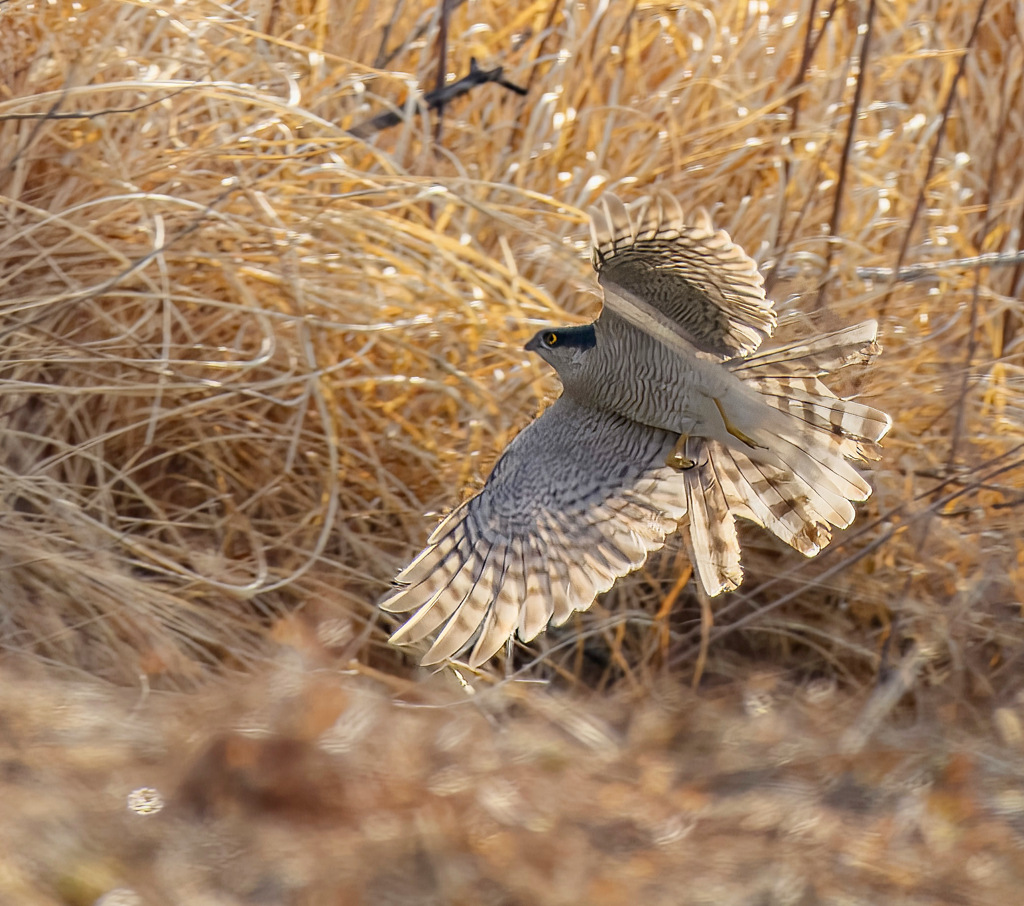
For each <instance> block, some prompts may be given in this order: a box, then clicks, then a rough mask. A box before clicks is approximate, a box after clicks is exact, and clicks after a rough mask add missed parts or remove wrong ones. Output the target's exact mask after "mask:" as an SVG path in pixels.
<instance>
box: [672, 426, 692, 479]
mask: <svg viewBox="0 0 1024 906" xmlns="http://www.w3.org/2000/svg"><path fill="white" fill-rule="evenodd" d="M689 439H690V435H689V434H681V435H680V436H679V439H678V440H677V441H676V442H675V444H674V445H673V447H672V452H671V453H669V454H668V456H666V457H665V465H666V466H668V467H669V468H670V469H678V470H679V471H680V472H686V471H687V470H689V469H692V468H693V467H694V466H695V465H697V461H696V460H695V459H690V457H689V456H687V455H686V453H685V452H684V447H685V446H686V442H687V441H688V440H689Z"/></svg>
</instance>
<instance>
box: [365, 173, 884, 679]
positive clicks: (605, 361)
mask: <svg viewBox="0 0 1024 906" xmlns="http://www.w3.org/2000/svg"><path fill="white" fill-rule="evenodd" d="M590 216H591V235H592V240H593V262H594V267H595V269H596V270H597V274H598V281H599V283H600V284H601V286H602V288H603V290H604V307H603V309H602V311H601V315H600V317H599V318H598V319H597V320H596V321H595V322H594V323H593V324H588V325H586V326H583V327H569V328H551V329H547V330H542V331H541V332H540V333H538V334H537V335H536V336H535V337H534V338H533V339H532V340H530V342H529V343H527V344H526V348H527V349H528V350H530V351H533V352H537V353H538V354H539V355H540V356H541V357H542V358H543V359H544V360H545V361H546V362H548V363H549V364H550V365H551V366H552V367H554V369H555V370H556V371H557V372H558V375H559V377H560V378H561V381H562V388H563V390H562V395H561V396H560V397H559V398H558V400H556V402H555V403H554V404H553V405H552V406H550V407H549V408H548V409H547V410H546V411H545V412H544V413H542V414H541V416H540V417H539V418H537V419H536V420H535V421H534V422H532V423H531V424H530V425H528V426H527V427H526V428H525V429H523V431H522V432H520V433H519V435H518V436H517V437H516V438H515V439H514V440H513V441H512V442H511V443H510V444H509V446H508V447H507V449H506V450H505V452H504V453H503V454H502V456H501V458H500V459H499V460H498V463H497V465H495V467H494V471H493V472H492V473H491V476H490V477H489V478H488V480H487V483H486V484H485V485H484V488H483V490H482V491H481V492H480V493H479V494H477V495H476V496H475V497H473V498H472V499H470V500H468V501H466V502H465V503H464V504H462V505H461V506H460V507H458V508H457V509H456V510H454V511H453V512H452V513H451V514H449V515H448V516H447V517H446V518H445V519H444V520H443V521H442V522H441V524H440V525H438V526H437V528H436V529H435V530H434V532H433V534H431V536H430V538H429V539H428V541H427V547H426V549H425V550H424V551H423V552H422V553H421V554H420V555H419V556H418V557H417V558H416V559H415V560H413V562H412V563H411V564H409V566H407V567H406V568H405V569H404V570H402V572H400V573H399V574H398V576H397V577H396V578H395V583H394V584H395V587H394V589H393V590H392V592H391V593H390V595H389V596H388V597H387V598H386V599H385V600H384V601H383V602H382V604H381V606H382V607H383V608H384V609H385V610H387V611H390V612H392V613H408V612H414V613H413V614H412V616H411V617H410V619H409V620H408V621H407V622H406V623H405V625H404V626H402V628H401V629H399V630H398V632H396V633H395V634H394V636H392V639H391V641H392V642H393V643H394V644H407V643H415V642H419V641H421V640H423V639H425V638H427V637H428V636H430V635H431V634H432V633H435V632H437V635H436V637H435V638H434V641H433V644H432V646H431V647H430V649H429V650H428V651H427V653H426V655H425V656H424V658H423V663H424V664H432V663H438V662H440V661H442V660H444V659H446V658H451V657H455V656H456V655H458V654H460V652H462V651H463V650H464V649H466V648H467V647H468V646H469V645H470V644H471V643H472V649H471V651H470V653H469V658H468V660H469V663H470V665H471V666H478V665H479V664H481V663H483V662H484V661H485V660H487V659H488V658H489V657H491V656H492V655H493V654H495V653H496V652H497V651H498V650H499V649H500V648H501V647H502V646H503V645H504V644H505V643H506V642H507V641H508V640H509V639H510V638H511V636H512V635H513V634H514V633H518V635H519V637H520V638H521V639H522V640H523V641H527V642H528V641H530V640H532V639H533V638H535V637H536V636H537V634H538V633H539V632H541V631H542V630H543V629H545V628H546V627H547V625H548V624H549V623H554V624H555V625H559V624H561V623H564V622H565V621H566V620H567V619H568V618H569V616H570V615H571V614H572V613H573V612H574V611H577V610H585V609H586V608H588V607H589V606H590V605H591V604H592V603H593V601H594V598H595V597H596V596H597V595H599V594H601V593H602V592H605V591H607V590H608V589H609V588H611V586H612V585H613V584H614V583H615V581H616V580H617V579H618V578H620V577H621V576H624V575H626V574H627V573H629V572H632V571H633V570H635V569H637V568H638V567H639V566H640V565H642V564H643V562H644V561H645V560H646V559H647V556H648V555H649V554H650V553H651V552H652V551H655V550H658V549H659V548H660V547H661V546H662V545H663V544H664V543H665V538H666V536H668V535H669V534H671V533H672V532H674V531H675V530H676V528H677V527H679V526H682V525H685V526H686V527H687V528H688V530H689V535H690V542H691V550H692V552H693V556H694V564H693V566H694V570H695V572H696V574H697V577H698V579H699V580H700V582H701V584H702V585H703V586H704V588H705V590H706V591H707V592H708V594H709V595H712V596H713V595H718V594H720V593H722V592H724V591H729V590H731V589H734V588H736V587H737V586H738V585H739V583H740V582H741V581H742V578H743V571H742V568H741V566H740V548H739V542H738V539H737V535H736V525H735V519H736V517H737V516H739V517H741V518H744V519H748V520H750V521H752V522H756V523H757V524H758V525H760V526H762V527H764V528H765V529H767V530H768V531H770V532H772V534H774V535H776V536H777V537H779V538H780V539H782V540H783V541H785V542H786V543H787V544H789V545H790V546H791V547H793V548H795V549H796V550H798V551H800V552H801V553H803V554H805V555H807V556H809V557H810V556H814V555H815V554H817V553H818V551H820V550H821V548H823V547H824V546H825V545H826V544H828V542H829V540H830V538H831V533H830V527H832V526H836V527H839V528H845V527H846V526H847V525H849V524H850V522H851V521H852V520H853V517H854V508H853V502H855V501H860V500H865V499H866V498H867V497H868V496H869V495H870V493H871V487H870V486H869V485H868V483H867V481H865V479H864V478H863V476H862V475H861V474H860V473H859V472H858V471H857V469H856V468H854V466H853V465H851V461H863V460H865V459H877V458H878V453H877V448H876V444H877V443H878V441H880V440H881V439H882V437H883V436H884V435H885V433H886V432H887V431H888V430H889V427H890V424H891V423H890V420H889V417H888V416H887V415H885V414H884V413H882V412H880V411H878V410H877V409H873V408H872V407H870V406H867V405H864V404H862V403H857V402H851V401H847V400H842V399H839V398H837V397H836V396H835V394H833V393H832V392H831V391H830V390H829V389H828V388H827V387H826V386H825V385H824V384H823V383H822V382H821V380H820V377H821V376H822V375H824V374H827V373H829V372H831V371H835V370H837V369H839V368H842V367H844V366H846V365H848V364H851V363H853V362H867V361H869V360H870V359H871V358H872V357H873V356H874V355H876V354H877V353H878V352H879V351H880V349H879V347H878V346H877V344H876V342H875V337H876V333H877V325H876V324H875V322H873V321H867V322H864V323H862V324H858V325H856V326H854V327H848V328H845V329H843V330H840V331H837V332H835V333H832V334H829V335H827V336H823V337H820V338H818V339H814V340H809V341H804V342H800V343H792V344H790V345H788V346H783V347H779V348H775V349H770V350H767V351H763V352H758V351H757V350H758V348H759V346H760V345H761V343H762V341H763V340H764V339H766V338H768V337H770V336H771V335H772V333H773V332H774V329H775V325H776V316H775V312H774V310H773V308H772V304H771V302H770V301H769V300H768V299H766V298H765V293H764V287H763V280H762V277H761V275H760V273H759V272H758V270H757V266H756V264H755V262H754V261H753V260H752V259H751V258H750V257H749V256H748V255H746V254H745V253H744V252H743V250H742V249H741V248H739V246H737V245H736V244H734V243H733V242H732V240H731V239H730V238H729V236H728V234H726V233H725V232H724V231H722V230H715V229H714V227H713V226H712V224H711V221H710V218H709V217H708V215H707V214H706V213H705V212H704V211H703V210H698V211H697V212H696V213H695V214H694V215H693V216H692V217H690V218H689V219H687V218H686V217H684V215H683V212H682V210H681V209H680V207H679V205H678V203H677V202H676V201H675V199H674V198H671V197H670V196H668V195H665V194H660V193H659V194H656V195H654V196H653V197H647V198H641V199H639V200H638V201H636V202H634V203H632V204H630V205H625V204H623V203H622V202H621V201H620V200H619V199H618V198H616V197H615V196H614V195H604V196H603V197H602V198H601V199H600V201H599V202H598V204H597V205H596V206H595V207H594V208H592V209H591V211H590Z"/></svg>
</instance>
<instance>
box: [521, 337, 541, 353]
mask: <svg viewBox="0 0 1024 906" xmlns="http://www.w3.org/2000/svg"><path fill="white" fill-rule="evenodd" d="M523 349H525V350H526V351H527V352H540V334H534V336H533V337H531V338H530V341H529V342H528V343H527V344H526V345H525V346H524V347H523Z"/></svg>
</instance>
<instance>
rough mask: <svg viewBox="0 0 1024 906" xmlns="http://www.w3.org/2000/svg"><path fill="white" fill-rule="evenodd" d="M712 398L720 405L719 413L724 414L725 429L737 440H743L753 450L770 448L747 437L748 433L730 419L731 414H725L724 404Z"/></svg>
mask: <svg viewBox="0 0 1024 906" xmlns="http://www.w3.org/2000/svg"><path fill="white" fill-rule="evenodd" d="M712 399H713V400H714V403H715V405H716V406H717V407H718V412H719V414H720V415H721V416H722V421H723V422H724V424H725V430H726V431H728V432H729V433H730V434H731V435H732V436H733V437H735V438H736V439H737V440H741V441H743V443H745V444H746V445H747V446H748V447H750V449H751V450H757V449H761V450H767V449H768V448H767V447H766V446H764V444H759V443H758V442H757V441H756V440H751V439H750V438H749V437H747V435H746V434H744V433H743V432H742V431H741V430H740V429H739V428H737V427H736V426H735V425H734V424H733V423H732V422H731V421H729V416H728V415H726V414H725V410H724V409H723V408H722V404H721V403H720V402H719V401H718V400H717V399H716V398H715V397H712Z"/></svg>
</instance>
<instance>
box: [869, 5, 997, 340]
mask: <svg viewBox="0 0 1024 906" xmlns="http://www.w3.org/2000/svg"><path fill="white" fill-rule="evenodd" d="M987 6H988V0H981V2H980V3H979V4H978V13H977V15H976V16H975V17H974V24H973V25H972V26H971V33H970V35H969V36H968V38H967V44H966V45H965V46H964V50H963V53H962V54H961V55H960V65H959V66H957V70H956V75H954V76H953V81H952V82H951V83H950V85H949V91H948V92H947V94H946V103H945V104H944V105H943V108H942V117H941V119H940V126H939V129H938V131H937V132H936V134H935V145H934V147H933V148H932V153H931V155H930V156H929V158H928V168H927V170H925V174H924V179H922V180H921V188H920V189H919V190H918V193H917V199H916V201H915V202H914V210H913V212H912V213H911V215H910V220H909V221H908V223H907V229H906V232H905V233H904V234H903V242H902V243H900V250H899V253H898V254H897V255H896V264H895V265H894V266H893V271H894V272H896V273H897V274H898V273H899V272H900V270H901V269H902V267H903V261H904V260H905V259H906V257H907V250H908V249H909V248H910V237H911V236H912V235H913V233H914V227H915V226H916V225H917V219H918V218H919V217H920V216H921V209H922V208H923V207H924V196H925V192H927V191H928V186H930V185H931V181H932V174H933V173H934V172H935V163H936V161H937V160H938V159H939V150H940V149H941V148H942V139H943V138H944V137H945V135H946V123H948V122H949V115H950V113H951V112H952V110H953V102H954V101H955V100H956V96H957V91H958V90H959V86H960V80H961V79H962V78H963V74H964V67H966V66H967V57H968V55H969V54H970V52H971V49H972V48H973V47H974V41H975V38H977V36H978V29H979V28H980V27H981V20H982V19H983V18H984V17H985V8H986V7H987ZM891 300H892V289H891V288H890V290H889V292H887V293H886V294H885V297H884V298H883V299H882V301H881V302H880V303H879V305H878V318H879V320H883V319H884V318H885V316H886V314H887V313H888V311H889V303H890V301H891Z"/></svg>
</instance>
